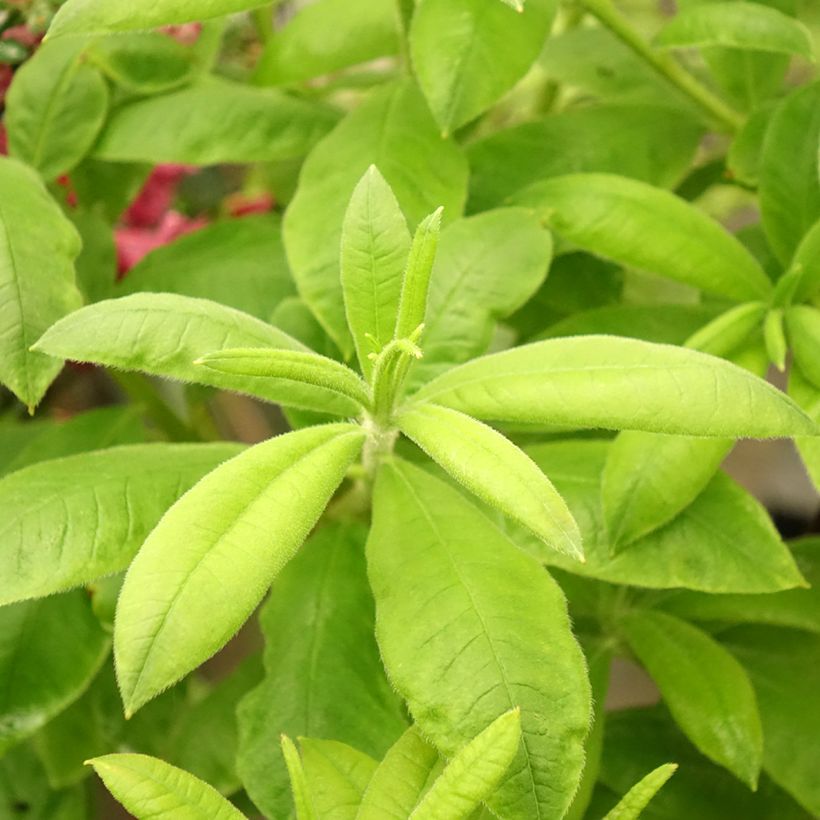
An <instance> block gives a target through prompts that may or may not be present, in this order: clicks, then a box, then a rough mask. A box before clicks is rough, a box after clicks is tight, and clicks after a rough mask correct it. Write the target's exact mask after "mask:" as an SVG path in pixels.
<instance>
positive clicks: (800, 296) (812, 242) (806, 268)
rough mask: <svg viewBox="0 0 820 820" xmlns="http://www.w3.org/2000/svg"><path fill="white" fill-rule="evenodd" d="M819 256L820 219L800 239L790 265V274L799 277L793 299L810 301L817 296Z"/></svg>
mask: <svg viewBox="0 0 820 820" xmlns="http://www.w3.org/2000/svg"><path fill="white" fill-rule="evenodd" d="M818 258H820V220H818V221H817V222H815V223H814V225H812V227H811V228H809V230H808V231H807V232H806V234H805V236H804V237H803V238H802V239H801V240H800V244H799V245H798V246H797V250H795V252H794V258H793V259H792V262H791V265H790V266H789V271H788V274H791V275H793V276H794V277H795V278H796V279H797V281H796V282H795V283H794V291H793V292H792V300H793V301H795V302H803V301H808V300H810V299H812V298H813V297H815V296H816V295H817V292H818V290H820V262H818ZM788 274H786V275H788ZM784 278H785V277H784Z"/></svg>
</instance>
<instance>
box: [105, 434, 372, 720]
mask: <svg viewBox="0 0 820 820" xmlns="http://www.w3.org/2000/svg"><path fill="white" fill-rule="evenodd" d="M363 440H364V434H363V433H362V432H361V430H360V428H359V427H357V426H355V425H351V424H330V425H325V426H323V427H314V428H309V429H307V430H300V431H298V432H294V433H288V434H286V435H284V436H279V437H277V438H274V439H271V440H270V441H267V442H264V443H262V444H258V445H256V446H255V447H252V448H251V449H250V450H247V451H246V452H244V453H242V454H241V455H239V456H237V457H236V458H233V459H231V460H230V461H228V462H226V463H225V464H223V465H222V466H220V467H218V468H217V469H216V470H214V471H213V472H212V473H210V474H209V475H208V476H206V477H205V478H204V479H202V480H201V481H200V482H199V483H198V484H197V485H196V486H195V488H194V489H192V490H190V491H189V492H188V493H186V494H185V495H184V496H183V497H182V498H181V499H180V500H179V501H178V502H177V503H176V504H174V506H173V507H171V509H170V510H169V511H168V512H167V513H166V515H165V516H164V517H163V519H162V521H161V522H160V524H159V525H158V526H157V527H156V529H154V531H153V532H152V533H151V535H150V536H149V537H148V539H147V540H146V542H145V543H144V544H143V546H142V549H141V550H140V551H139V553H138V555H137V557H136V558H135V559H134V561H133V563H132V564H131V567H130V569H129V571H128V574H127V575H126V578H125V583H124V584H123V588H122V592H121V593H120V598H119V601H118V603H117V617H116V621H115V624H114V654H115V659H116V663H117V679H118V682H119V685H120V691H121V692H122V695H123V701H124V703H125V706H126V713H133V712H135V711H136V710H137V709H138V708H139V707H140V706H142V705H143V704H145V703H147V702H148V701H149V700H150V699H151V698H152V697H154V696H155V695H157V694H158V693H159V692H161V691H162V690H163V689H165V688H166V687H167V686H169V685H170V684H172V683H175V682H176V681H177V680H179V679H180V678H181V677H182V676H183V675H185V674H187V673H188V672H190V671H191V670H192V669H194V668H195V667H196V666H198V665H199V664H200V663H202V662H203V661H205V660H207V659H208V658H209V657H210V656H211V655H213V654H214V652H216V651H217V650H218V649H221V648H222V646H224V645H225V643H227V641H228V640H229V639H230V638H231V636H232V635H233V634H234V633H235V632H236V630H237V629H239V627H240V626H241V625H242V624H243V623H244V622H245V620H246V619H247V617H248V616H249V615H250V614H251V612H252V611H253V609H254V607H255V606H256V605H257V604H258V603H259V601H260V600H261V598H262V596H263V595H264V594H265V592H266V591H267V589H268V587H269V586H270V583H271V582H272V581H273V579H274V578H275V577H276V575H277V574H278V572H279V570H281V568H282V567H283V566H284V565H285V564H286V563H287V562H288V561H289V560H290V559H291V558H292V557H293V555H294V553H295V552H296V550H297V549H298V548H299V547H300V546H301V545H302V542H303V541H304V539H305V537H306V536H307V534H308V533H309V532H310V530H311V529H312V528H313V526H314V524H315V523H316V521H317V519H318V518H319V516H320V515H321V514H322V511H323V510H324V508H325V505H326V504H327V502H328V501H329V499H330V497H331V496H332V495H333V493H334V491H335V490H336V488H337V487H338V486H339V484H340V483H341V481H342V479H343V478H344V475H345V472H346V470H347V468H348V467H349V466H350V464H351V462H352V461H353V460H354V459H355V458H356V457H357V456H358V454H359V451H360V450H361V447H362V443H363ZM180 543H184V544H185V549H184V550H180V549H178V548H175V545H178V544H180ZM206 624H207V629H206V628H205V625H206Z"/></svg>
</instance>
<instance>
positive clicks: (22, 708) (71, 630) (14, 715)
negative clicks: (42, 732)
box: [0, 590, 110, 755]
mask: <svg viewBox="0 0 820 820" xmlns="http://www.w3.org/2000/svg"><path fill="white" fill-rule="evenodd" d="M109 648H110V638H109V636H108V635H107V634H106V632H105V631H104V630H103V629H102V627H101V626H100V624H99V623H98V621H97V619H96V618H95V617H94V615H93V613H92V612H91V604H90V601H89V600H88V596H87V595H86V594H85V593H84V592H83V591H81V590H77V591H76V592H69V593H67V594H66V595H59V596H55V597H52V598H46V599H45V600H42V601H24V602H23V603H19V604H14V605H12V606H4V607H0V755H2V754H4V753H5V752H6V751H7V750H8V749H9V748H10V747H11V746H12V745H14V744H15V743H17V742H18V741H19V740H21V739H22V738H25V737H28V736H29V735H32V734H34V733H35V732H36V731H37V730H38V729H39V728H40V727H41V726H43V725H44V724H45V723H47V722H48V721H49V720H50V719H51V718H52V717H54V715H56V714H59V712H61V711H62V710H63V709H65V708H66V706H68V705H69V704H71V703H72V702H73V701H74V700H76V699H77V698H78V697H79V696H80V695H81V694H82V693H83V691H84V690H85V688H86V687H87V686H88V685H89V683H90V682H91V680H92V679H93V677H94V675H96V673H97V671H98V670H99V668H100V666H101V665H102V663H103V661H104V660H105V658H106V656H107V655H108V652H109Z"/></svg>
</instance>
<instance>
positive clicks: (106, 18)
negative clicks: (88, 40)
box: [48, 0, 266, 39]
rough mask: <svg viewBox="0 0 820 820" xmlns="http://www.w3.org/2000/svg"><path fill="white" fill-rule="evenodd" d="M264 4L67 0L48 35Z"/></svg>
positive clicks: (242, 0) (201, 16)
mask: <svg viewBox="0 0 820 820" xmlns="http://www.w3.org/2000/svg"><path fill="white" fill-rule="evenodd" d="M263 5H266V3H262V2H259V0H154V1H153V2H152V3H141V4H139V5H138V6H127V7H126V6H123V5H122V4H121V3H120V2H119V0H68V2H66V3H63V4H62V6H61V7H60V9H59V11H58V12H57V14H56V15H55V16H54V20H53V21H52V23H51V27H50V28H49V30H48V37H49V39H51V38H54V37H60V36H62V35H64V34H106V33H108V32H112V31H132V30H135V29H147V28H156V27H157V26H166V25H170V24H175V23H189V22H192V21H194V20H209V19H210V18H212V17H221V16H222V15H224V14H233V13H235V12H237V11H247V10H248V9H253V8H257V7H258V6H263Z"/></svg>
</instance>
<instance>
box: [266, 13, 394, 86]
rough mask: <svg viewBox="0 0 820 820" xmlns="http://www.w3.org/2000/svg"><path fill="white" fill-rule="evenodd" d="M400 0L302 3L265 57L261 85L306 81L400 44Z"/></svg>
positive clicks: (389, 52) (383, 54) (387, 52)
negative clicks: (397, 10)
mask: <svg viewBox="0 0 820 820" xmlns="http://www.w3.org/2000/svg"><path fill="white" fill-rule="evenodd" d="M397 35H398V18H397V12H396V3H395V0H318V2H316V3H311V4H310V5H308V6H303V7H301V8H299V9H298V10H297V12H296V14H295V15H294V16H293V18H292V19H290V20H289V21H288V23H287V25H285V26H284V27H283V28H281V29H280V30H279V31H277V32H276V34H275V36H273V37H271V39H270V40H269V41H268V43H267V45H266V46H265V50H264V51H263V52H262V56H261V57H260V58H259V63H258V64H257V66H256V72H255V79H256V81H257V83H260V84H261V85H286V84H289V83H301V82H304V81H305V80H310V79H312V78H314V77H319V76H321V75H323V74H330V73H331V72H336V71H339V70H340V69H344V68H347V67H348V66H354V65H358V64H359V63H365V62H368V61H370V60H374V59H375V58H377V57H386V56H388V55H392V54H395V53H396V52H397V50H398V45H399V41H398V36H397Z"/></svg>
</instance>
